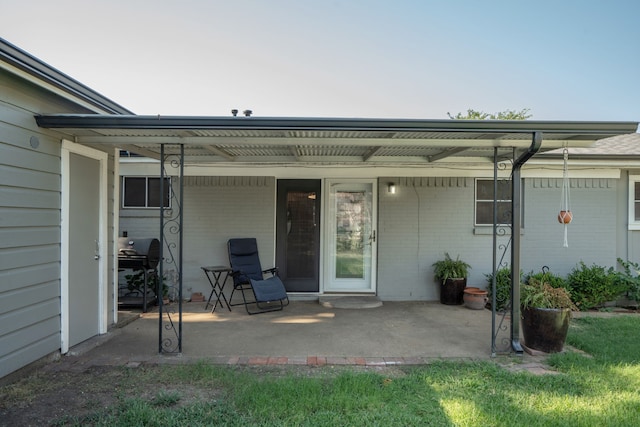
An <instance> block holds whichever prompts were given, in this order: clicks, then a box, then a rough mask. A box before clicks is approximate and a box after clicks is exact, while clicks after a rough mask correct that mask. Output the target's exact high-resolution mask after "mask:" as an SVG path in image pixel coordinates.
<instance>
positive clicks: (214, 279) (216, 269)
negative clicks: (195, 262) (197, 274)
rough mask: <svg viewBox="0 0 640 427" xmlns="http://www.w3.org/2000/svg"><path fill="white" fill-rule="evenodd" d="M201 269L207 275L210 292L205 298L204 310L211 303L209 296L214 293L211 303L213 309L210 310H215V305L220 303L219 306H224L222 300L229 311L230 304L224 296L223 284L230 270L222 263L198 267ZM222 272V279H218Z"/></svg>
mask: <svg viewBox="0 0 640 427" xmlns="http://www.w3.org/2000/svg"><path fill="white" fill-rule="evenodd" d="M200 268H202V271H204V274H205V276H207V280H209V283H210V284H211V293H210V294H209V299H208V300H207V305H205V306H204V309H205V310H206V309H207V308H208V307H209V304H210V303H211V298H212V297H213V296H214V295H215V296H216V300H215V302H214V303H213V309H212V310H211V312H212V313H213V312H214V311H216V307H217V306H218V304H220V307H222V308H224V304H223V303H222V302H223V301H224V302H225V303H226V304H227V308H228V309H229V311H231V306H230V305H229V301H227V297H225V296H224V285H225V284H226V283H227V279H228V278H229V275H230V274H231V272H232V270H231V269H230V268H229V267H225V266H224V265H211V266H208V267H200ZM223 274H224V279H222V281H220V277H222V275H223Z"/></svg>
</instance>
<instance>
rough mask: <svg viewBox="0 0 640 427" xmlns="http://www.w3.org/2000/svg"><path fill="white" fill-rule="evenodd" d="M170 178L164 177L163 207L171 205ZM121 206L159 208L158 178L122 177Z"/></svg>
mask: <svg viewBox="0 0 640 427" xmlns="http://www.w3.org/2000/svg"><path fill="white" fill-rule="evenodd" d="M170 188H171V178H164V187H163V189H162V190H163V197H162V198H163V205H162V206H163V207H165V208H169V207H171V198H170V191H171V190H170ZM122 207H123V208H159V207H160V178H151V177H137V176H136V177H133V176H124V177H122Z"/></svg>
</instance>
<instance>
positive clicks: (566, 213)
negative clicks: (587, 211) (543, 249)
mask: <svg viewBox="0 0 640 427" xmlns="http://www.w3.org/2000/svg"><path fill="white" fill-rule="evenodd" d="M562 157H563V160H564V162H563V167H562V196H561V199H560V213H559V214H558V222H559V223H560V224H562V225H563V226H564V242H563V245H562V246H563V247H565V248H568V247H569V239H568V236H567V235H568V232H567V225H569V224H570V223H571V221H573V214H572V213H571V196H570V195H569V190H570V187H571V185H570V182H569V149H568V148H567V147H565V148H564V150H562Z"/></svg>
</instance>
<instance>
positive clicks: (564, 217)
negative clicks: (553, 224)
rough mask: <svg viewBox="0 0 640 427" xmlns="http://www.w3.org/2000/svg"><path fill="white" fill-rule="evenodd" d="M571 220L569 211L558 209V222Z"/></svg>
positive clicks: (566, 222) (563, 222)
mask: <svg viewBox="0 0 640 427" xmlns="http://www.w3.org/2000/svg"><path fill="white" fill-rule="evenodd" d="M572 220H573V214H572V213H571V211H564V210H563V211H560V213H559V214H558V222H559V223H560V224H570V223H571V221H572Z"/></svg>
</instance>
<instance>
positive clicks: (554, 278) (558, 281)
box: [525, 267, 571, 291]
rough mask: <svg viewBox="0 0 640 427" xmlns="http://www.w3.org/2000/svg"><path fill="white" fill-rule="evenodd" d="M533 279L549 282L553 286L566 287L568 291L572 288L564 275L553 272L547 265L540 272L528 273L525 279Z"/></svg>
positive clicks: (527, 280)
mask: <svg viewBox="0 0 640 427" xmlns="http://www.w3.org/2000/svg"><path fill="white" fill-rule="evenodd" d="M532 279H533V280H536V281H538V282H544V283H547V284H548V285H549V286H551V287H552V288H564V289H566V290H568V291H570V290H571V288H570V286H569V283H568V282H567V279H565V278H564V277H562V276H558V275H557V274H555V273H552V272H551V271H550V270H549V269H548V268H547V267H544V268H543V269H542V271H540V272H539V273H534V272H533V271H532V272H531V273H529V274H528V275H527V278H526V279H525V281H526V282H529V281H530V280H532Z"/></svg>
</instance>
